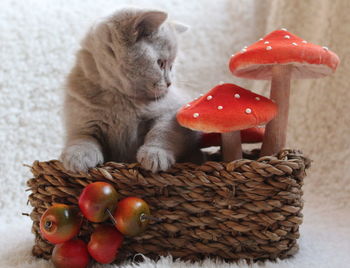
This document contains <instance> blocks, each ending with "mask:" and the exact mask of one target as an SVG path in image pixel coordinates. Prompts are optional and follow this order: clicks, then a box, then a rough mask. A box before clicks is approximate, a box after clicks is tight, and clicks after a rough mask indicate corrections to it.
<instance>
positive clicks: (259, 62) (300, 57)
mask: <svg viewBox="0 0 350 268" xmlns="http://www.w3.org/2000/svg"><path fill="white" fill-rule="evenodd" d="M338 64H339V58H338V56H337V55H336V54H335V53H333V52H332V51H330V50H329V49H328V48H327V47H321V46H318V45H314V44H311V43H308V42H307V41H305V40H303V39H302V38H300V37H298V36H296V35H294V34H291V33H290V32H288V31H287V30H286V29H281V30H277V31H274V32H272V33H270V34H268V35H267V36H265V37H264V38H261V39H260V40H259V41H258V42H256V43H254V44H253V45H251V46H249V47H245V48H244V49H242V50H241V51H240V52H238V53H236V54H235V55H232V57H231V60H230V64H229V65H230V70H231V72H232V73H233V74H234V75H235V76H238V77H244V78H250V79H261V80H270V79H271V92H270V98H271V99H272V100H273V101H275V102H276V104H277V105H278V115H277V116H276V117H275V118H274V119H273V120H271V121H270V122H269V123H268V124H267V126H266V131H265V137H264V140H263V145H262V149H261V155H272V154H275V153H277V152H279V151H280V150H281V149H282V148H283V147H284V146H285V144H286V136H287V123H288V111H289V94H290V80H291V78H318V77H323V76H326V75H329V74H332V73H333V72H334V71H335V70H336V68H337V66H338Z"/></svg>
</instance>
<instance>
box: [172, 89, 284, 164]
mask: <svg viewBox="0 0 350 268" xmlns="http://www.w3.org/2000/svg"><path fill="white" fill-rule="evenodd" d="M276 112H277V107H276V105H275V104H274V103H273V102H272V101H271V100H270V99H268V98H265V97H263V96H260V95H258V94H255V93H253V92H251V91H249V90H246V89H244V88H241V87H239V86H237V85H234V84H222V85H218V86H216V87H214V88H213V89H212V90H210V91H209V92H208V93H206V94H205V95H204V96H202V97H200V98H199V99H196V100H194V101H192V102H190V103H188V104H186V105H185V106H183V107H182V108H181V109H180V110H179V111H178V113H177V116H176V117H177V121H178V122H179V124H180V125H182V126H184V127H187V128H190V129H193V130H199V131H203V132H207V133H211V132H218V133H222V135H221V138H222V154H223V159H224V161H232V160H236V159H240V158H242V148H241V135H240V132H239V130H242V129H247V128H251V127H254V126H258V125H261V124H265V123H267V122H268V121H270V120H271V119H272V118H273V117H274V116H275V115H276Z"/></svg>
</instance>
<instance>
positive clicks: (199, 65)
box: [0, 0, 350, 268]
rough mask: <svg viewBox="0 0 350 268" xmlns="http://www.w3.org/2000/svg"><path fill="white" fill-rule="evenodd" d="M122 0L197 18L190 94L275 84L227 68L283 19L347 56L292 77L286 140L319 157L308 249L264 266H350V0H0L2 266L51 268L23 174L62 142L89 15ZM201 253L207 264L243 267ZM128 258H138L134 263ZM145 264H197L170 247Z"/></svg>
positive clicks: (310, 182)
mask: <svg viewBox="0 0 350 268" xmlns="http://www.w3.org/2000/svg"><path fill="white" fill-rule="evenodd" d="M125 4H132V5H137V6H148V7H155V8H160V9H164V10H166V11H168V12H169V15H170V18H171V19H175V20H178V21H181V22H184V23H186V24H188V25H190V26H191V32H189V33H186V35H184V36H183V37H182V40H181V46H180V53H179V58H178V68H177V69H178V80H179V86H180V87H181V88H183V90H184V92H185V91H186V92H188V93H189V95H191V96H192V97H194V96H197V95H198V94H199V93H201V92H205V91H207V90H209V89H210V88H212V87H213V86H214V85H216V84H217V83H219V81H225V82H234V83H237V84H239V85H241V86H243V87H247V88H250V89H253V90H256V91H257V92H258V93H262V94H265V95H267V94H268V87H269V83H268V82H263V81H247V80H242V79H238V78H235V77H232V75H231V74H230V73H229V71H228V68H227V63H228V60H229V57H230V55H231V54H232V53H234V52H236V51H238V50H240V49H241V48H242V47H243V46H245V45H249V44H251V43H253V42H255V41H256V40H257V39H259V38H260V37H262V36H263V35H265V34H266V33H268V32H270V31H272V30H275V29H278V28H281V27H285V28H287V29H288V30H289V31H290V32H292V33H295V34H297V35H299V36H300V37H302V38H304V39H306V40H307V41H309V42H312V43H316V44H319V45H322V46H328V47H329V48H330V49H331V50H333V51H335V52H336V53H337V54H338V55H339V57H340V59H341V61H342V62H341V64H340V66H339V68H338V70H337V72H336V73H335V74H334V75H333V76H330V77H327V78H323V79H317V80H298V81H293V83H292V90H291V104H290V121H289V132H288V145H289V146H290V147H292V148H299V149H302V150H303V151H304V153H305V154H306V155H308V156H309V157H310V158H312V159H313V165H312V168H311V169H310V170H309V171H308V176H307V178H306V181H305V188H304V189H305V195H304V198H305V200H306V201H305V209H304V219H305V221H304V223H303V225H302V228H301V239H300V246H301V250H300V252H299V253H298V254H297V256H296V257H295V258H292V259H290V260H287V261H282V262H279V263H267V264H266V266H265V267H298V268H300V267H350V254H349V252H350V228H349V226H350V186H349V183H350V87H349V86H348V84H349V82H348V79H349V76H350V63H349V61H350V16H349V15H348V14H350V1H348V0H290V1H287V0H285V1H283V0H264V1H263V0H217V1H212V0H200V1H199V0H198V1H185V0H183V1H181V0H169V1H168V0H167V1H161V0H139V1H137V0H105V1H95V0H86V1H80V0H72V1H65V0H55V1H53V0H27V1H22V0H2V1H0V223H1V224H0V237H1V238H2V240H1V241H2V244H1V247H0V268H2V267H21V268H22V267H35V268H37V267H51V266H50V263H48V262H46V261H38V260H36V259H34V258H32V257H31V256H30V250H31V246H32V243H33V236H32V235H31V234H30V221H29V220H28V219H27V218H25V217H23V216H21V215H20V214H21V212H30V207H29V206H26V199H27V193H26V192H25V189H26V186H25V182H26V180H27V179H28V178H29V177H30V173H29V171H28V168H26V167H24V166H23V165H22V164H23V163H26V164H31V163H32V162H33V161H34V160H42V161H44V160H49V159H54V158H57V157H58V155H59V153H60V150H61V148H62V141H63V139H62V137H63V128H62V123H61V113H62V99H61V97H62V85H63V82H64V78H65V75H66V74H67V72H68V71H69V69H70V67H71V65H72V63H73V60H74V53H75V51H76V50H77V48H78V45H79V40H80V39H81V37H82V36H83V34H84V33H85V31H86V30H87V27H88V26H89V24H91V23H92V22H93V20H95V19H97V18H99V17H100V16H102V15H106V14H108V13H110V12H112V11H113V10H115V9H116V8H117V7H119V6H121V5H125ZM245 266H246V265H245V264H244V263H242V264H240V265H233V264H232V265H229V264H218V263H214V262H209V261H208V262H206V263H205V264H204V265H203V267H245ZM129 267H131V266H129ZM142 267H199V264H195V265H189V264H185V263H182V262H176V263H174V262H172V260H171V259H170V258H165V259H162V260H160V261H159V262H158V263H152V262H150V261H148V262H146V263H144V264H143V265H142Z"/></svg>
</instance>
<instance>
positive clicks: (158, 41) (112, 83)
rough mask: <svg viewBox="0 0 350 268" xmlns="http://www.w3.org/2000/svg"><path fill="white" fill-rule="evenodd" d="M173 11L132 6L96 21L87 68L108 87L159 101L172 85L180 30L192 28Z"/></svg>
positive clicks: (85, 50)
mask: <svg viewBox="0 0 350 268" xmlns="http://www.w3.org/2000/svg"><path fill="white" fill-rule="evenodd" d="M166 18H167V14H166V13H164V12H161V11H145V10H141V9H134V8H127V9H122V10H120V11H117V12H115V13H114V14H113V15H111V16H109V17H107V18H106V19H104V20H103V21H101V22H99V23H98V24H96V25H95V26H94V27H92V29H91V30H90V32H89V33H88V35H87V36H86V38H85V39H84V40H83V42H82V47H83V50H82V52H81V53H82V54H83V60H82V65H83V69H84V72H85V73H86V74H87V75H88V76H89V77H90V78H91V77H92V78H93V79H95V80H98V81H96V82H97V83H99V84H101V86H103V87H104V88H107V89H112V90H118V91H120V92H122V93H123V94H125V95H128V96H130V97H134V98H138V99H144V100H153V99H156V98H160V97H162V96H164V95H165V94H166V93H167V92H168V89H169V87H170V86H171V84H172V78H173V64H174V60H175V57H176V52H177V40H176V37H177V34H178V33H182V32H184V31H186V30H187V27H186V26H184V25H182V24H178V23H173V22H165V20H166Z"/></svg>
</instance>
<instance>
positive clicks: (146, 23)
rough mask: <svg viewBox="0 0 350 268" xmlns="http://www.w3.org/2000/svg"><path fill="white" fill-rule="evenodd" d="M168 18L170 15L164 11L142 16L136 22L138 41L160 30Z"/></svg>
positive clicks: (147, 13)
mask: <svg viewBox="0 0 350 268" xmlns="http://www.w3.org/2000/svg"><path fill="white" fill-rule="evenodd" d="M167 17H168V14H167V13H165V12H162V11H147V12H143V13H142V14H140V15H139V16H138V17H137V18H136V20H135V22H134V29H133V30H134V36H135V37H136V41H138V40H140V39H141V38H142V37H145V36H147V35H150V34H151V33H153V32H155V31H156V30H158V28H159V26H160V25H162V23H163V22H164V21H165V20H166V18H167Z"/></svg>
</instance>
